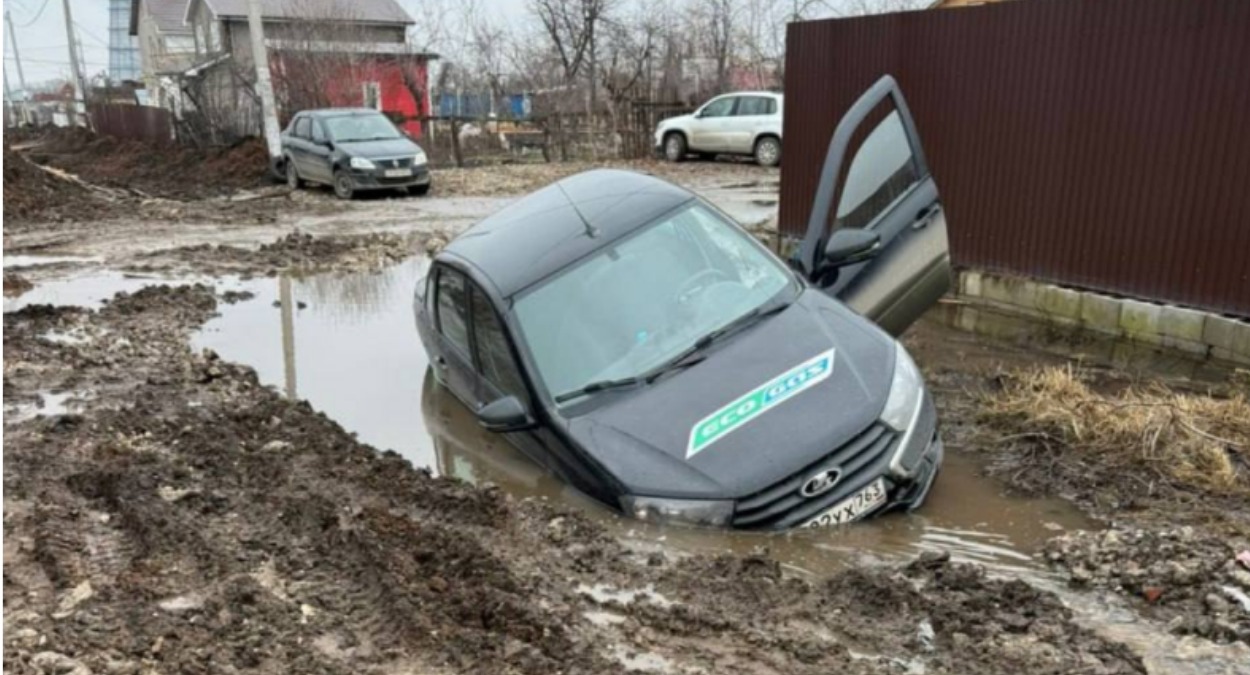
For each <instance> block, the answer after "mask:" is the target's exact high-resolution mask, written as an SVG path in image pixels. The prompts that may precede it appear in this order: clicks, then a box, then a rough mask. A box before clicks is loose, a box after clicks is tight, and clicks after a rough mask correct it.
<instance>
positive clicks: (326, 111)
mask: <svg viewBox="0 0 1250 675" xmlns="http://www.w3.org/2000/svg"><path fill="white" fill-rule="evenodd" d="M364 113H371V114H374V115H381V114H382V113H380V112H378V111H377V110H374V109H373V108H319V109H316V110H304V111H302V112H300V114H301V115H310V116H312V117H338V116H341V115H361V114H364Z"/></svg>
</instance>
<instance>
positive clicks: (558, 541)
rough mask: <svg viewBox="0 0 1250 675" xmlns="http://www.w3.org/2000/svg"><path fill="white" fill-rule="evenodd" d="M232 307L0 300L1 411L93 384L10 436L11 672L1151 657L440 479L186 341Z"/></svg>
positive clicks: (972, 584)
mask: <svg viewBox="0 0 1250 675" xmlns="http://www.w3.org/2000/svg"><path fill="white" fill-rule="evenodd" d="M214 305H215V300H214V297H213V294H212V290H211V289H210V288H207V287H203V286H198V287H197V286H189V287H179V288H167V287H165V288H152V289H145V290H144V291H140V292H138V293H134V294H129V295H124V296H118V297H117V298H115V299H114V301H112V302H110V303H109V304H108V305H107V306H106V307H105V308H104V309H102V310H100V311H97V312H87V311H81V310H78V311H69V310H52V309H48V308H38V309H29V310H24V311H22V312H18V313H15V314H10V315H8V316H6V321H5V324H6V330H5V334H4V343H5V344H4V348H5V357H6V358H5V369H6V372H5V388H6V389H5V396H6V400H7V399H8V398H9V397H10V394H12V395H15V396H19V395H22V394H26V393H31V392H33V391H36V389H37V388H46V387H49V386H51V387H54V388H56V389H58V390H64V389H70V388H72V389H77V390H91V391H93V392H94V393H95V396H94V398H92V399H91V400H89V401H88V402H87V403H86V404H85V405H84V407H83V408H82V409H81V411H80V412H79V413H78V414H73V415H57V416H52V417H47V418H36V419H33V420H29V421H24V422H20V423H9V424H7V425H6V429H5V431H6V433H5V438H4V464H5V474H4V480H5V488H6V492H5V499H6V503H5V534H4V536H5V553H6V560H5V575H4V591H5V603H6V604H5V622H6V625H5V628H6V630H5V643H4V655H5V666H6V669H7V670H11V671H12V672H15V673H33V672H51V671H55V672H70V671H72V670H73V669H74V668H77V667H79V666H82V669H83V671H86V670H90V671H91V672H147V671H159V672H188V673H201V672H202V673H218V672H238V671H247V672H258V673H290V672H297V673H384V672H387V673H389V672H423V673H426V672H429V673H440V672H483V673H495V672H498V673H514V674H515V673H520V674H531V673H532V674H535V675H538V674H542V675H546V674H548V673H553V672H564V673H569V674H570V675H572V674H575V673H581V674H591V673H614V672H621V671H623V670H627V669H644V670H646V669H649V670H669V671H671V672H787V673H798V674H800V675H802V674H812V675H815V674H817V673H821V674H823V673H828V672H840V673H847V674H848V675H866V674H869V673H873V674H880V673H897V672H903V671H904V670H905V669H908V668H911V669H912V670H913V671H915V670H916V669H924V668H928V669H929V670H930V671H932V672H959V673H987V674H993V675H1000V674H1007V673H1011V674H1013V675H1014V674H1016V673H1077V672H1082V673H1140V672H1142V665H1141V663H1140V661H1139V660H1138V659H1136V658H1135V657H1133V656H1132V655H1130V654H1129V653H1128V652H1127V651H1126V650H1125V649H1124V648H1123V647H1120V646H1117V645H1115V644H1113V643H1110V642H1107V641H1105V640H1103V639H1100V638H1097V637H1095V636H1093V635H1092V634H1091V633H1089V632H1088V631H1086V630H1085V629H1082V628H1079V627H1078V626H1076V625H1075V624H1074V623H1073V621H1072V620H1071V616H1070V614H1069V613H1068V611H1067V610H1066V609H1065V608H1064V607H1063V606H1062V604H1061V603H1060V602H1059V601H1058V600H1057V599H1055V598H1054V597H1053V596H1050V595H1048V594H1046V593H1043V592H1040V591H1038V590H1036V589H1034V588H1031V587H1029V586H1027V585H1024V584H1022V583H1020V582H1002V581H994V580H990V579H987V578H986V577H985V576H984V575H983V573H982V572H981V571H979V570H978V569H977V568H973V567H967V566H962V565H953V564H951V563H950V562H949V561H948V560H947V559H946V558H944V557H942V556H930V557H925V558H922V559H921V560H919V561H917V563H915V564H914V565H912V566H910V567H908V568H902V569H899V568H873V569H853V570H850V571H848V572H845V573H843V574H840V575H838V576H836V577H834V578H832V579H829V580H824V581H808V580H805V579H800V578H795V577H791V576H786V575H783V574H782V571H781V568H780V566H779V565H778V564H777V563H776V562H775V561H772V560H769V559H767V558H764V557H760V556H754V557H745V558H743V557H735V556H720V557H713V558H709V557H693V558H688V559H684V560H681V561H678V562H671V561H669V560H668V559H666V558H665V557H664V556H662V555H661V556H656V555H651V556H644V555H642V554H639V553H637V552H634V551H631V550H629V549H627V548H626V547H625V546H624V545H623V544H621V543H620V542H618V541H616V540H614V539H612V538H610V537H608V536H607V535H605V533H604V531H603V530H602V528H601V527H599V526H598V525H596V524H594V523H592V522H590V521H589V520H588V519H586V518H585V517H584V516H582V515H579V514H578V513H575V512H569V511H566V510H564V509H561V508H559V507H554V506H550V505H547V504H545V503H541V502H515V501H512V500H511V499H510V498H509V497H508V496H507V495H506V494H504V493H503V492H501V491H499V490H497V489H492V488H489V487H474V486H470V485H467V484H464V483H460V482H457V481H454V480H450V479H439V478H433V477H431V476H430V475H429V473H428V472H425V471H418V470H414V469H413V468H412V467H411V466H410V465H408V464H407V463H406V462H405V461H403V460H402V459H401V458H399V457H398V456H396V455H393V454H384V453H378V452H377V451H375V450H373V449H372V448H370V447H368V446H365V445H362V444H361V443H359V442H358V441H357V440H356V439H355V438H354V437H353V436H352V435H351V434H349V433H347V432H346V431H344V430H343V429H342V427H340V426H338V425H337V424H336V423H334V422H333V421H332V420H330V419H329V418H327V417H326V416H325V415H323V414H321V413H318V412H316V411H314V410H313V409H312V408H311V407H310V406H309V405H308V404H307V403H305V402H296V401H290V400H287V399H284V398H282V397H281V396H280V395H279V394H278V393H277V392H276V391H274V390H273V389H270V388H267V387H264V386H261V385H260V383H259V382H258V380H257V377H256V374H255V373H254V372H253V371H252V370H250V369H248V368H245V367H242V366H238V365H234V364H230V363H225V362H223V361H221V360H220V359H218V358H217V357H216V356H215V355H214V354H212V353H203V354H194V353H192V352H191V351H190V349H189V348H188V346H187V342H186V339H187V333H188V332H189V330H191V329H192V328H193V327H194V326H196V325H198V323H199V322H202V321H204V320H205V319H206V318H207V317H208V316H209V315H211V314H212V312H213V311H214ZM50 328H52V329H55V330H57V331H59V332H62V333H66V332H73V333H75V334H76V335H79V336H82V337H81V339H77V340H73V341H57V342H49V341H47V340H46V338H45V337H43V332H44V331H46V330H48V329H50ZM14 373H16V374H19V375H20V376H18V377H10V374H14ZM10 390H12V391H10Z"/></svg>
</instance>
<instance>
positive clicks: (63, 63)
mask: <svg viewBox="0 0 1250 675" xmlns="http://www.w3.org/2000/svg"><path fill="white" fill-rule="evenodd" d="M4 60H5V61H11V60H12V59H11V58H9V57H5V59H4ZM22 61H23V62H24V63H38V64H42V65H53V66H68V65H69V64H68V63H67V62H66V61H65V60H64V59H61V60H55V59H28V58H24V59H22ZM83 63H84V64H86V65H88V66H102V67H106V68H107V67H108V64H107V63H102V62H100V61H83Z"/></svg>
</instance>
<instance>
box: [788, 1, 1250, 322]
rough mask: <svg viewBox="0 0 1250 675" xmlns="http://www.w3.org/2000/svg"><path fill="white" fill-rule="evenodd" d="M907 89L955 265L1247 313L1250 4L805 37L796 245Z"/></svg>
mask: <svg viewBox="0 0 1250 675" xmlns="http://www.w3.org/2000/svg"><path fill="white" fill-rule="evenodd" d="M884 74H891V75H893V76H894V77H895V78H896V79H897V80H898V81H899V83H900V85H901V87H902V90H903V93H904V95H905V96H906V97H907V101H908V104H909V105H910V107H911V111H912V114H913V115H914V117H915V118H916V124H917V127H918V128H919V131H920V135H921V138H922V140H923V144H924V149H925V152H926V154H927V155H928V159H929V164H930V167H931V168H932V170H933V174H934V176H935V178H936V180H937V184H938V187H939V190H940V191H941V195H942V202H943V205H944V207H945V209H946V214H947V221H948V225H949V233H950V245H951V255H952V258H953V261H954V263H955V264H956V265H958V266H964V267H973V268H979V269H986V270H991V271H996V272H1005V273H1011V274H1020V275H1025V276H1030V277H1035V278H1038V279H1043V280H1047V281H1052V282H1056V283H1061V284H1067V285H1072V286H1078V287H1083V288H1090V289H1095V290H1102V291H1107V292H1112V293H1119V294H1124V295H1128V296H1134V297H1142V298H1147V299H1156V300H1164V301H1170V302H1176V303H1179V304H1185V305H1191V306H1195V307H1201V308H1204V309H1209V310H1214V311H1217V312H1224V313H1230V314H1237V315H1240V316H1250V1H1247V0H1016V1H1013V2H1003V3H996V4H992V5H985V6H980V7H973V8H968V9H950V10H929V11H921V12H909V13H903V14H892V15H882V16H871V17H858V18H851V19H835V20H828V21H814V22H805V23H797V24H791V25H790V27H789V31H788V34H787V50H786V81H785V84H786V87H785V91H786V105H785V122H784V137H785V153H786V154H785V161H784V164H783V166H782V181H781V225H782V230H783V232H785V233H787V234H792V235H798V236H801V235H802V232H803V229H804V227H805V226H806V223H807V216H808V213H809V211H810V208H811V203H812V199H813V197H814V195H815V190H816V182H817V180H818V177H819V173H820V167H821V162H822V161H823V159H824V153H825V150H826V148H827V144H828V142H829V137H830V135H831V134H832V133H833V129H834V127H835V126H836V124H837V122H838V120H839V118H840V117H841V116H842V114H843V112H845V111H846V110H847V108H848V107H849V106H850V105H851V104H852V103H853V102H854V101H855V99H856V98H857V97H858V96H859V94H860V93H861V92H863V91H864V90H865V89H867V88H868V87H869V86H870V85H872V83H873V82H875V81H876V80H877V79H878V78H879V77H881V76H882V75H884Z"/></svg>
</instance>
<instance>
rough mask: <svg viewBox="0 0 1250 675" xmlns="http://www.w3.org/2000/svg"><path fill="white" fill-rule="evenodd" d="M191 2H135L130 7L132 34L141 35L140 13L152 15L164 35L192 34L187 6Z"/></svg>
mask: <svg viewBox="0 0 1250 675" xmlns="http://www.w3.org/2000/svg"><path fill="white" fill-rule="evenodd" d="M190 3H191V0H134V4H132V5H131V6H130V34H131V35H138V34H139V12H147V13H148V14H150V15H152V21H153V22H154V23H156V27H157V28H158V29H160V31H161V32H162V33H190V32H191V26H189V25H187V23H186V22H185V18H186V16H187V5H188V4H190Z"/></svg>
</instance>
